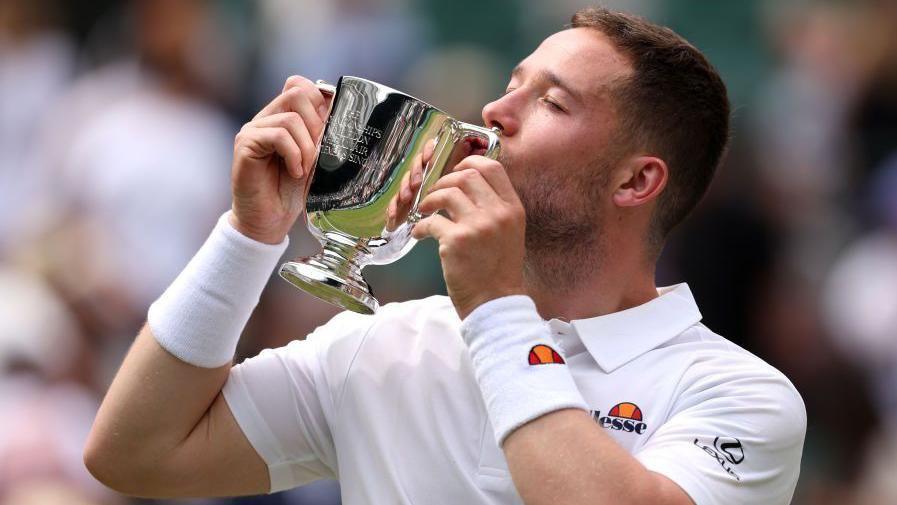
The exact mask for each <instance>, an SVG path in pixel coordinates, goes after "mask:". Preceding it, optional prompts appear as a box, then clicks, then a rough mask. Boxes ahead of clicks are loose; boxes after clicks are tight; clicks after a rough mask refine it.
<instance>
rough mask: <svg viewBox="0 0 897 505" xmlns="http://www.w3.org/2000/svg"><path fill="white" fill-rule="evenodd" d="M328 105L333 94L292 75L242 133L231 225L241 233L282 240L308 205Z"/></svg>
mask: <svg viewBox="0 0 897 505" xmlns="http://www.w3.org/2000/svg"><path fill="white" fill-rule="evenodd" d="M328 109H329V107H328V98H325V96H324V95H323V94H322V93H321V91H320V90H318V88H317V87H315V85H314V84H313V83H312V82H311V81H309V80H308V79H306V78H304V77H300V76H293V77H290V78H289V79H287V82H286V84H285V85H284V87H283V92H282V93H281V94H280V95H278V96H277V97H276V98H275V99H274V100H272V101H271V103H269V104H268V105H267V106H265V108H264V109H262V110H261V112H259V113H258V114H257V115H256V116H255V118H253V119H252V121H250V122H248V123H246V124H245V125H244V126H243V128H242V129H241V130H240V133H238V134H237V137H236V139H235V140H234V162H233V169H232V171H231V186H232V191H233V213H232V215H231V224H233V225H234V227H235V228H236V229H237V230H239V231H240V232H241V233H243V234H244V235H246V236H248V237H251V238H253V239H255V240H258V241H260V242H266V243H269V244H277V243H280V242H282V241H283V239H284V237H285V236H286V234H287V233H288V232H289V231H290V228H292V227H293V224H294V223H295V222H296V219H297V218H298V217H299V215H300V214H302V212H303V211H304V210H305V195H306V192H307V190H308V181H309V176H310V172H311V170H312V163H314V161H315V153H316V151H317V145H318V141H319V140H320V138H321V133H322V132H323V130H324V122H325V121H326V119H327V114H328Z"/></svg>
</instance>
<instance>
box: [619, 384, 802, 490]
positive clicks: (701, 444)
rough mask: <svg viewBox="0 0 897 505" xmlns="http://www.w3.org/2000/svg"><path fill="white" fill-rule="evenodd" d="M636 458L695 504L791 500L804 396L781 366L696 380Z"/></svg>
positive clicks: (800, 448) (796, 466) (795, 481)
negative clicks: (712, 380) (776, 370)
mask: <svg viewBox="0 0 897 505" xmlns="http://www.w3.org/2000/svg"><path fill="white" fill-rule="evenodd" d="M685 401H686V403H687V405H685V406H684V407H683V408H681V409H680V410H679V411H678V412H677V413H675V414H674V415H673V416H672V417H671V418H670V419H669V420H668V421H667V422H666V423H665V424H663V425H662V426H660V427H659V428H658V429H657V431H656V432H654V433H653V434H652V435H651V438H650V439H649V440H648V442H647V443H646V444H645V446H644V447H643V448H642V449H640V450H639V451H638V452H637V453H636V454H635V457H636V458H637V459H638V460H639V461H641V462H642V464H643V465H645V467H646V468H647V469H648V470H651V471H653V472H656V473H658V474H661V475H664V476H665V477H667V478H668V479H670V480H671V481H673V482H675V483H676V484H677V485H678V486H679V487H681V488H682V489H683V490H685V491H686V492H687V493H688V494H689V496H690V497H691V499H692V500H694V502H695V503H697V504H699V505H702V504H705V503H732V504H741V503H744V504H747V503H769V504H784V503H789V502H790V501H791V496H792V494H793V492H794V488H795V485H796V483H797V476H798V473H799V469H800V459H801V451H802V448H803V439H804V433H805V430H806V413H805V410H804V406H803V401H802V400H801V398H800V396H799V395H798V394H797V392H796V391H795V390H794V389H793V387H792V386H791V384H790V383H789V382H788V381H787V379H785V378H784V377H783V376H781V375H780V374H778V373H764V374H760V375H758V374H756V373H754V374H751V373H744V374H737V373H736V374H732V375H731V376H730V378H729V380H726V381H720V382H718V383H716V384H713V385H711V384H709V383H708V382H705V383H701V384H696V387H695V388H694V393H693V394H692V395H691V396H690V397H689V398H687V399H686V400H685Z"/></svg>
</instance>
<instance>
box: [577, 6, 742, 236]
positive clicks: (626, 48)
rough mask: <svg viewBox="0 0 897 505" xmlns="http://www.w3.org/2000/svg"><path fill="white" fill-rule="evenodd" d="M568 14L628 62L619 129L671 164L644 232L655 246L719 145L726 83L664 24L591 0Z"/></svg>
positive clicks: (704, 176)
mask: <svg viewBox="0 0 897 505" xmlns="http://www.w3.org/2000/svg"><path fill="white" fill-rule="evenodd" d="M570 21H571V23H570V26H569V27H570V28H593V29H596V30H598V31H600V32H601V33H603V34H604V35H605V36H607V37H608V38H609V39H610V41H611V43H613V44H614V46H615V47H616V49H617V50H618V51H620V53H622V54H623V56H625V57H626V58H627V59H628V60H629V62H630V64H631V65H632V68H633V73H632V75H631V76H630V77H629V78H628V79H626V80H625V81H624V82H623V83H622V84H621V85H619V86H618V87H617V89H616V90H615V91H614V93H615V97H616V98H617V99H618V102H617V108H618V111H619V113H620V117H621V125H620V128H621V130H620V131H621V132H627V134H630V135H632V138H631V139H630V141H629V142H630V143H631V144H632V145H633V147H636V148H639V149H649V150H652V151H654V152H653V153H652V154H655V155H657V156H658V157H660V158H662V159H663V160H664V161H665V162H666V163H667V165H668V166H669V169H670V175H669V181H668V182H667V186H666V188H665V189H664V191H663V193H661V195H660V196H659V197H658V202H657V207H656V210H655V213H654V216H653V219H652V226H651V236H650V237H649V238H650V241H651V242H650V243H651V244H653V245H655V246H657V248H658V249H659V248H660V246H661V245H662V243H663V241H664V239H665V238H666V236H667V234H669V232H670V230H672V229H673V228H674V227H675V226H676V225H677V224H679V223H680V222H681V221H682V220H683V219H685V217H686V216H687V215H688V214H689V213H690V212H691V211H692V209H694V207H695V206H696V205H697V204H698V202H699V201H700V200H701V197H702V196H703V195H704V193H705V192H706V191H707V188H708V186H709V185H710V181H711V179H713V174H714V172H716V168H717V166H718V165H719V163H720V160H721V159H722V157H723V153H724V152H725V150H726V146H727V144H728V142H729V99H728V96H727V94H726V85H725V84H724V83H723V80H722V79H721V78H720V76H719V73H718V72H717V71H716V69H715V68H713V65H711V64H710V62H709V61H707V58H705V57H704V55H703V54H701V52H700V51H698V50H697V49H696V48H695V47H694V46H693V45H691V44H690V43H688V41H686V40H685V39H683V38H682V37H680V36H679V35H677V34H676V33H675V32H673V31H672V30H670V29H669V28H665V27H662V26H658V25H655V24H653V23H651V22H649V21H647V20H645V19H643V18H640V17H638V16H634V15H632V14H626V13H619V12H611V11H609V10H607V9H604V8H597V7H588V8H585V9H581V10H579V11H577V12H576V14H574V15H573V17H572V18H571V20H570Z"/></svg>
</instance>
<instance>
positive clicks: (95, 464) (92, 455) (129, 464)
mask: <svg viewBox="0 0 897 505" xmlns="http://www.w3.org/2000/svg"><path fill="white" fill-rule="evenodd" d="M82 457H83V460H84V466H85V467H86V468H87V471H88V472H90V474H91V475H92V476H93V478H94V479H96V480H97V481H99V482H100V483H101V484H103V485H104V486H106V487H108V488H109V489H112V490H113V491H116V492H118V493H121V494H125V495H129V496H143V495H144V494H145V492H146V490H145V489H140V488H141V481H142V480H143V479H141V477H140V475H141V474H142V472H141V471H140V470H139V469H138V468H137V467H138V462H139V459H138V458H137V455H136V454H131V455H123V453H122V451H120V450H117V449H116V448H115V447H114V446H113V445H111V444H108V443H104V442H103V441H102V440H100V437H99V436H97V434H96V433H93V432H92V433H91V434H90V436H89V437H88V439H87V443H86V444H85V446H84V452H83V455H82Z"/></svg>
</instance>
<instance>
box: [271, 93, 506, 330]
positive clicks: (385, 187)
mask: <svg viewBox="0 0 897 505" xmlns="http://www.w3.org/2000/svg"><path fill="white" fill-rule="evenodd" d="M319 88H320V89H321V90H322V91H324V92H327V93H333V94H334V96H333V101H332V103H331V109H330V116H329V118H328V120H327V125H326V126H325V128H324V134H323V137H322V139H321V144H320V146H318V157H317V160H316V161H315V164H314V172H313V174H312V178H311V181H310V188H309V192H308V200H307V202H306V211H307V216H308V217H307V219H308V221H307V222H308V229H309V230H310V231H311V233H312V235H314V236H315V238H317V239H318V241H320V242H321V244H322V245H323V250H322V251H321V252H320V253H318V254H316V255H314V256H311V257H308V258H299V259H297V260H296V261H291V262H287V263H284V264H283V266H281V268H280V275H281V277H283V278H284V279H286V280H288V281H290V282H291V283H292V284H293V285H295V286H296V287H299V288H301V289H303V290H305V291H307V292H309V293H311V294H313V295H315V296H317V297H318V298H321V299H322V300H325V301H328V302H330V303H333V304H335V305H338V306H340V307H343V308H346V309H349V310H352V311H355V312H361V313H366V314H371V313H373V312H374V311H376V310H377V307H378V303H377V299H376V298H374V296H373V294H372V292H371V288H370V286H369V285H368V283H367V282H366V281H365V280H364V278H363V277H362V275H361V269H362V268H363V267H364V266H365V265H367V264H370V263H373V264H376V265H384V264H387V263H392V262H393V261H396V260H397V259H399V258H401V257H402V256H404V255H405V254H406V253H407V252H408V251H409V250H411V248H412V247H413V246H414V244H415V243H416V241H415V240H414V239H412V238H411V228H412V227H413V226H414V223H415V222H417V221H418V220H419V219H420V218H421V216H420V214H419V213H418V212H417V205H418V203H419V202H420V200H421V199H422V198H423V196H424V195H426V194H427V191H428V190H429V189H430V187H431V186H432V185H433V184H434V183H435V182H436V181H437V180H438V179H439V178H440V177H441V176H442V175H443V174H446V173H449V172H451V171H452V169H453V168H454V166H455V164H457V163H458V162H459V161H460V160H461V159H463V158H464V157H465V156H467V155H468V154H470V152H471V142H478V143H479V144H480V145H482V146H483V147H484V148H485V152H484V153H483V155H484V156H488V157H490V158H493V159H494V158H496V157H497V156H498V152H499V141H498V133H497V132H498V130H497V129H491V130H490V129H487V128H483V127H479V126H475V125H472V124H468V123H463V122H461V121H458V120H456V119H453V118H451V117H449V116H448V115H447V114H446V113H444V112H442V111H441V110H439V109H437V108H435V107H433V106H431V105H429V104H427V103H425V102H422V101H420V100H418V99H416V98H413V97H411V96H409V95H406V94H404V93H401V92H399V91H396V90H394V89H391V88H389V87H386V86H383V85H381V84H378V83H375V82H372V81H368V80H365V79H360V78H358V77H349V76H343V77H341V78H340V80H339V82H338V83H337V85H336V86H335V87H333V86H329V85H325V84H319ZM403 188H404V190H405V191H412V192H413V198H412V200H411V201H412V203H411V204H410V205H407V204H402V203H400V202H401V199H400V198H399V194H400V192H401V191H402V190H403Z"/></svg>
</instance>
